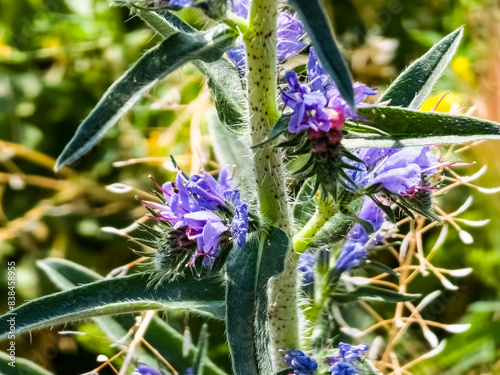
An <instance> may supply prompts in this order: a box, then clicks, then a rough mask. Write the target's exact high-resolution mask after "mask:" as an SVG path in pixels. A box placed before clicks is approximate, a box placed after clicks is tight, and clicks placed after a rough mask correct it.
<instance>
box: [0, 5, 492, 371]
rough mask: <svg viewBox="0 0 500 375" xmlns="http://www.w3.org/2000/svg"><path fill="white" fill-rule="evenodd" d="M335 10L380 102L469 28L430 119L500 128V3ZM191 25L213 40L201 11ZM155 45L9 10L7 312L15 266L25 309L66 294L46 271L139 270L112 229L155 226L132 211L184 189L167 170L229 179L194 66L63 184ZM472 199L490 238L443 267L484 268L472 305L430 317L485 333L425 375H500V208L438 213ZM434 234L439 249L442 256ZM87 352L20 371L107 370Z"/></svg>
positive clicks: (3, 208)
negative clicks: (460, 113) (458, 109)
mask: <svg viewBox="0 0 500 375" xmlns="http://www.w3.org/2000/svg"><path fill="white" fill-rule="evenodd" d="M325 2H326V6H327V9H328V11H329V12H330V14H331V17H332V20H333V21H334V24H335V29H336V31H337V32H338V37H339V41H340V43H342V45H343V47H344V51H345V54H346V56H347V58H348V60H349V62H350V64H351V68H352V71H353V74H354V77H355V78H356V80H359V81H363V82H365V83H367V84H369V85H370V86H372V87H379V88H380V89H381V90H384V88H385V87H386V86H387V85H388V84H389V83H390V82H391V80H392V79H394V78H395V76H396V75H397V74H398V73H399V72H400V71H401V70H402V69H404V67H405V66H407V65H408V64H409V63H410V62H411V61H412V60H414V59H415V58H417V57H418V56H420V55H421V54H423V53H424V52H425V51H426V50H427V49H428V48H429V47H430V46H432V44H433V43H435V42H437V41H438V40H439V39H440V38H442V37H443V36H445V35H446V34H448V33H449V32H451V31H453V30H454V29H455V28H457V27H459V26H461V25H465V37H464V40H463V42H462V44H461V46H460V49H459V51H458V53H457V56H456V57H455V59H454V60H453V63H452V66H451V67H450V68H449V69H448V70H447V72H446V74H445V76H444V77H443V78H442V79H441V80H440V81H439V83H438V87H437V88H436V89H435V94H436V97H435V98H431V99H430V100H429V102H428V103H427V104H426V105H427V106H428V108H427V109H431V108H432V107H433V106H434V105H435V103H437V100H438V99H437V98H439V97H440V96H441V94H440V93H442V92H445V91H447V90H450V91H451V94H450V95H448V96H447V97H446V98H445V100H444V102H443V104H442V105H441V106H440V107H439V110H443V111H446V110H447V109H449V108H450V106H451V104H452V103H458V104H463V105H465V106H466V107H470V106H476V112H475V115H476V116H478V117H482V118H487V119H491V120H495V121H500V48H499V47H500V22H499V20H500V2H498V1H480V0H476V1H470V0H461V1H459V0H421V1H410V0H372V1H370V2H367V1H362V0H342V1H331V0H330V1H328V0H327V1H325ZM180 15H181V17H183V18H184V19H185V20H186V21H188V22H190V23H191V24H193V25H195V26H196V27H202V26H203V22H204V21H203V20H202V19H201V18H200V17H199V14H198V13H196V12H195V11H183V12H180ZM158 40H159V39H158V38H157V37H156V36H155V35H154V34H153V33H152V32H151V31H150V30H149V29H148V28H147V27H146V26H145V25H144V24H143V23H142V22H141V21H140V20H139V19H137V18H134V17H132V16H131V15H130V13H129V11H128V9H126V8H120V7H110V6H109V1H108V0H16V1H12V0H10V1H9V0H0V202H1V204H0V258H1V263H2V264H4V266H0V296H1V295H3V296H5V298H0V311H6V308H7V306H6V301H7V298H6V296H7V290H6V285H7V275H6V269H7V266H6V263H7V261H9V260H14V261H15V262H16V264H17V274H18V283H17V293H18V295H17V302H18V304H20V303H21V302H22V301H24V300H30V299H33V298H35V297H37V296H40V295H44V294H47V293H50V292H54V291H55V290H56V289H55V287H54V286H53V285H52V284H51V283H50V282H49V281H48V280H47V278H46V277H45V276H44V275H43V274H42V273H41V272H40V271H39V270H38V269H37V268H36V265H35V261H36V260H38V259H43V258H46V257H49V256H50V257H61V258H67V259H69V260H72V261H74V262H77V263H79V264H82V265H84V266H86V267H89V268H91V269H94V270H96V271H97V272H99V273H100V274H102V275H106V274H108V273H109V272H110V271H112V270H113V269H115V268H117V267H119V266H122V265H124V264H126V263H129V262H132V261H133V260H135V259H137V255H135V254H134V252H133V251H132V249H135V250H137V249H139V248H140V246H139V245H137V244H135V243H133V242H130V241H129V240H128V239H126V238H123V237H119V236H117V235H116V234H112V233H106V232H103V231H102V230H101V228H102V227H107V226H108V227H109V226H111V227H116V228H124V227H127V226H129V225H130V224H131V223H133V221H134V220H136V219H139V218H141V217H142V216H143V215H144V210H143V208H142V207H141V206H140V204H138V202H137V201H136V200H135V199H134V195H135V194H139V195H141V194H144V193H141V191H150V189H151V187H152V184H151V181H150V180H149V179H148V175H150V174H153V175H154V176H156V178H157V179H158V180H160V181H164V180H167V179H169V178H171V177H172V170H173V168H172V165H171V163H170V162H169V159H168V155H169V154H173V155H176V157H177V159H178V161H179V162H180V164H181V166H182V167H183V168H184V169H186V170H187V171H191V172H196V171H197V170H199V168H200V163H201V164H203V165H205V166H207V167H208V168H213V169H215V168H217V163H216V161H215V157H214V155H213V151H212V150H211V148H210V139H209V135H208V131H207V124H206V116H205V114H209V113H210V112H212V111H213V109H212V108H211V104H210V103H209V101H208V96H207V95H208V94H207V90H206V88H205V86H204V81H203V78H202V77H201V76H200V75H199V74H198V73H197V71H196V70H195V69H194V68H193V67H191V66H185V67H183V68H182V69H181V71H180V72H178V73H175V74H172V75H171V76H169V77H167V78H166V79H165V80H163V82H161V84H160V85H158V86H157V87H156V88H155V89H154V90H152V91H151V92H150V93H149V94H148V95H146V96H145V97H144V98H143V99H142V100H141V101H140V103H139V104H138V105H136V106H135V107H134V108H133V109H132V110H131V111H129V113H128V114H127V115H126V116H125V117H124V118H123V119H122V120H121V121H120V123H119V126H117V127H115V128H114V129H113V130H112V131H110V132H109V133H108V134H107V135H106V137H105V139H104V140H103V141H102V142H101V143H100V145H99V146H98V147H96V148H95V149H94V150H93V151H92V152H91V153H90V154H89V155H88V156H86V157H85V158H84V159H82V161H81V162H80V163H79V164H78V165H76V166H74V167H73V169H67V170H64V171H62V172H61V173H60V174H59V175H54V173H53V172H52V170H51V168H52V165H53V162H54V158H56V157H57V156H58V154H59V153H60V152H61V151H62V149H63V147H64V145H65V144H66V143H67V142H68V141H69V139H70V138H71V136H72V134H73V133H74V131H75V129H76V127H77V125H78V124H79V122H80V121H81V120H82V119H83V118H84V117H85V116H86V115H87V114H88V113H89V112H90V110H91V109H92V108H93V106H94V105H95V104H96V103H97V101H98V100H99V98H100V97H101V95H102V94H103V93H104V91H105V90H106V89H107V88H108V87H109V86H110V85H111V84H112V83H113V81H114V80H115V79H116V78H118V77H119V76H120V75H121V74H122V73H123V72H124V71H125V70H126V69H127V67H129V66H130V65H131V64H132V63H133V62H134V61H135V60H136V59H137V58H138V57H139V56H141V54H142V53H143V52H144V51H145V50H147V49H148V48H151V47H152V46H154V45H155V43H156V42H157V41H158ZM299 58H300V57H299ZM499 146H500V143H498V142H484V143H482V144H480V145H477V146H475V147H473V148H472V149H471V150H470V151H468V152H466V153H464V154H463V160H462V161H476V162H477V164H476V165H475V166H471V167H467V168H464V169H461V170H460V173H461V174H472V173H474V172H475V171H477V170H478V169H479V168H480V167H481V166H482V165H484V164H487V165H488V171H487V172H486V174H485V175H484V176H483V177H482V178H481V179H480V180H479V182H478V184H479V185H481V186H486V187H496V186H500V177H499V175H500V173H499V172H500V158H499V157H498V147H499ZM117 182H120V183H126V184H128V185H130V186H132V187H133V188H134V189H137V190H134V191H131V192H128V193H125V194H116V193H114V192H112V191H109V189H106V186H107V185H109V184H113V183H117ZM469 194H472V195H473V198H474V203H473V205H472V207H471V208H470V209H469V210H468V211H467V212H466V213H465V214H464V215H462V217H464V218H466V219H471V220H479V219H486V218H490V219H491V222H490V224H489V225H488V226H486V227H482V228H467V231H468V232H470V233H471V234H472V235H473V236H474V238H475V242H474V243H473V244H472V245H464V244H463V243H462V242H461V241H460V239H459V238H458V234H457V232H455V231H450V235H449V236H448V239H447V241H446V243H445V246H444V250H442V251H441V252H440V253H438V255H437V256H436V257H435V258H434V265H436V266H439V267H444V268H464V267H473V268H474V272H473V274H472V275H470V276H468V277H466V278H465V279H459V280H454V281H456V282H457V283H458V285H459V286H460V290H459V291H457V292H453V293H452V295H449V298H447V299H446V300H445V301H444V302H443V303H442V306H441V307H440V308H436V309H434V310H433V312H432V314H433V316H432V319H433V320H436V321H439V322H443V323H457V322H472V328H471V329H470V330H469V331H467V332H465V333H463V334H458V335H454V336H452V337H450V338H449V339H448V345H447V348H446V349H445V350H444V351H443V352H442V353H441V354H440V355H438V356H437V357H434V358H432V359H429V360H427V361H424V362H422V363H420V364H419V365H418V366H416V367H414V368H412V370H411V372H412V373H415V374H493V373H500V345H499V342H500V320H499V319H500V231H499V228H500V194H497V195H484V194H481V193H479V192H477V191H476V190H472V189H466V188H460V189H455V190H453V191H452V192H451V193H450V194H448V195H446V196H445V197H444V198H443V199H442V202H441V207H442V208H443V209H444V210H445V211H446V212H451V211H453V210H455V209H457V208H458V207H459V206H460V205H461V204H462V203H463V202H465V200H466V198H467V197H468V195H469ZM437 234H438V232H436V233H433V234H431V235H429V236H428V238H427V239H429V243H431V244H432V243H433V242H434V240H435V237H436V236H437ZM433 236H434V237H433ZM419 287H421V288H422V290H424V291H426V292H429V291H432V290H435V289H440V288H442V287H441V285H440V284H439V281H437V280H433V279H431V278H430V277H429V278H423V279H422V280H420V281H419ZM188 320H189V321H188V322H187V321H186V318H184V317H172V319H171V320H170V321H171V323H172V324H173V325H174V326H175V327H176V328H178V329H179V330H180V331H181V332H182V331H183V329H184V327H185V325H186V324H188V325H189V326H190V327H191V330H192V332H193V335H194V337H196V335H197V333H198V331H199V327H200V324H201V321H199V320H198V319H196V318H189V319H188ZM75 327H78V325H77V326H75ZM69 328H71V327H69ZM73 328H74V327H73ZM83 329H88V330H91V328H89V327H86V328H85V327H83ZM210 332H211V349H210V354H211V357H212V358H213V359H214V361H215V362H216V363H218V364H219V365H220V366H221V367H222V368H224V369H226V370H228V368H229V363H228V353H227V348H226V346H225V344H224V337H223V327H222V326H220V325H216V324H214V325H211V327H210ZM445 336H446V335H445V334H443V337H445ZM89 340H90V339H88V338H87V339H80V338H75V337H74V336H61V335H57V334H56V333H55V331H48V330H47V331H42V332H39V333H37V334H35V335H33V337H32V339H31V341H30V338H29V337H24V338H23V339H22V340H21V339H19V340H18V345H17V348H18V355H19V356H22V357H26V358H30V359H33V360H34V361H36V362H37V363H39V364H41V365H42V366H44V367H46V368H48V369H50V370H52V371H54V373H56V374H77V373H83V372H86V371H90V370H92V369H93V368H95V367H97V363H96V357H97V355H98V354H101V353H103V352H104V351H105V350H106V349H103V347H106V346H105V345H103V344H102V343H100V345H99V341H96V342H93V341H92V340H90V341H89ZM421 341H422V340H421V337H418V335H417V334H415V339H414V340H408V341H407V342H406V344H407V348H406V349H405V353H423V352H425V351H426V349H425V347H423V346H425V345H423V344H422V342H421ZM2 349H5V348H4V347H3V346H2ZM405 353H402V356H403V357H404V356H405V355H406V354H405ZM495 371H496V372H495ZM106 373H107V372H105V371H103V372H102V374H106ZM109 373H111V372H109Z"/></svg>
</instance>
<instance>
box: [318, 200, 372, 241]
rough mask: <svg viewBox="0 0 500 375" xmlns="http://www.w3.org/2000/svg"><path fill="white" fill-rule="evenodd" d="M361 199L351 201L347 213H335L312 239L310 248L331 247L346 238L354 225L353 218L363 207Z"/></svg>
mask: <svg viewBox="0 0 500 375" xmlns="http://www.w3.org/2000/svg"><path fill="white" fill-rule="evenodd" d="M363 199H364V198H363V197H361V198H358V199H355V200H354V201H352V202H351V203H350V204H349V206H348V210H349V213H342V212H337V213H336V214H335V215H334V216H333V217H332V218H331V219H330V220H329V221H328V222H327V223H326V224H325V225H324V226H323V228H321V230H320V231H319V232H318V234H316V236H315V237H314V241H313V243H312V244H311V247H319V246H325V245H328V246H331V245H333V244H335V243H337V242H339V241H341V240H343V239H345V238H346V236H347V233H349V231H350V230H351V228H352V227H353V226H354V224H356V219H355V217H356V216H357V215H358V214H359V211H361V207H362V206H363Z"/></svg>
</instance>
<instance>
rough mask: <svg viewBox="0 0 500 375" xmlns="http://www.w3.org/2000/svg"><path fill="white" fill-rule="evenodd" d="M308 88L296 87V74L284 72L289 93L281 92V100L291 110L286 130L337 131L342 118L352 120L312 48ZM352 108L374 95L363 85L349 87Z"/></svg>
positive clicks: (351, 110)
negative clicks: (352, 93)
mask: <svg viewBox="0 0 500 375" xmlns="http://www.w3.org/2000/svg"><path fill="white" fill-rule="evenodd" d="M307 69H308V75H309V86H307V85H303V84H300V83H299V81H298V77H297V74H296V73H295V72H293V71H290V72H287V73H286V79H287V82H288V85H289V86H290V90H287V91H284V92H283V93H282V94H281V98H282V100H283V102H284V104H285V106H286V107H289V108H291V109H292V110H293V114H292V116H291V118H290V123H289V126H288V131H289V132H290V133H299V132H301V131H302V130H307V129H310V130H312V131H316V132H317V131H319V130H321V131H324V132H328V131H329V130H330V129H336V130H340V129H341V127H342V125H343V124H344V122H345V120H346V118H356V113H355V112H354V110H353V109H352V108H350V107H349V106H348V104H347V102H346V101H345V100H344V99H343V98H342V95H341V94H340V91H339V90H338V89H337V87H336V85H335V82H334V81H333V79H332V78H331V77H330V76H329V75H328V74H327V73H326V72H325V70H324V69H323V66H322V65H321V62H320V61H319V59H318V56H317V54H316V51H315V50H314V47H311V49H310V51H309V61H308V66H307ZM353 88H354V100H355V103H356V105H357V106H358V105H360V104H361V103H363V102H364V100H365V99H366V98H367V96H368V95H374V94H375V92H374V91H373V90H372V89H371V88H369V87H367V86H366V85H364V84H362V83H359V82H356V83H354V85H353Z"/></svg>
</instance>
